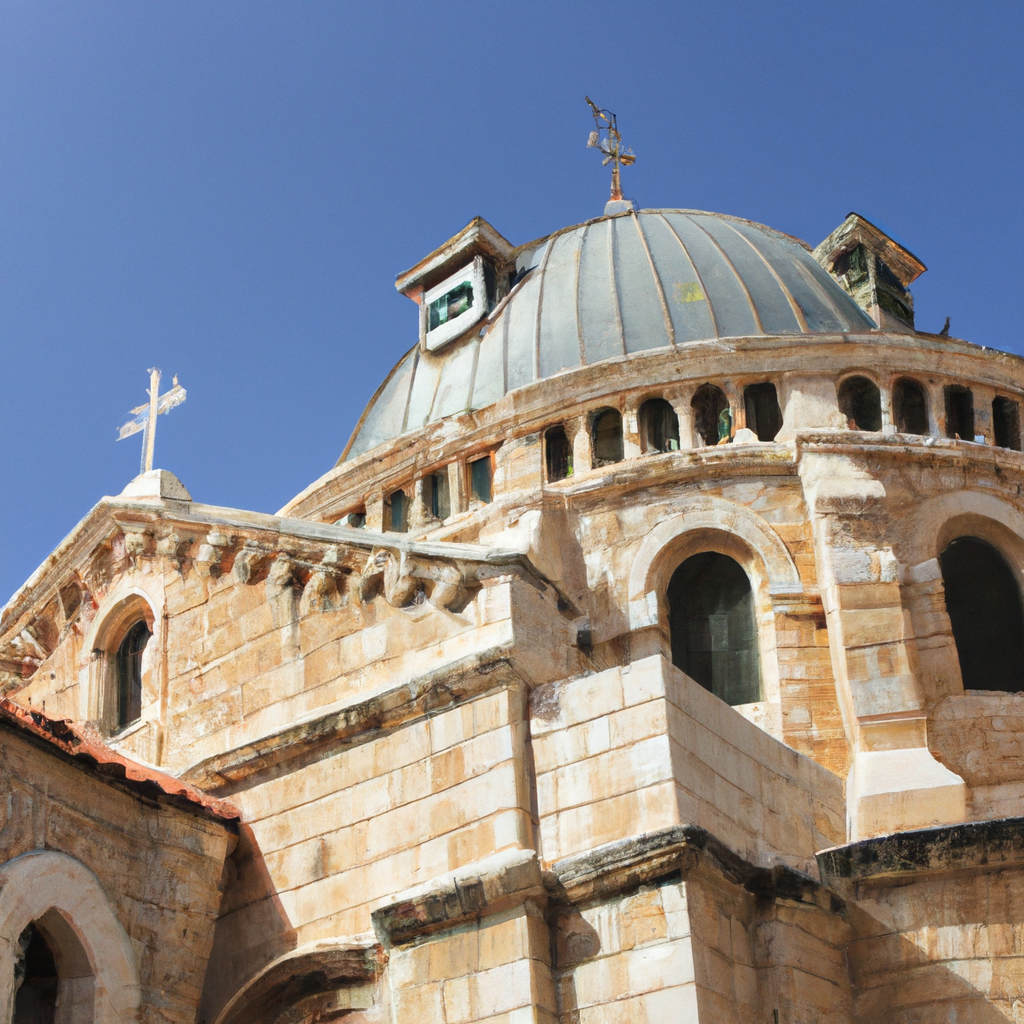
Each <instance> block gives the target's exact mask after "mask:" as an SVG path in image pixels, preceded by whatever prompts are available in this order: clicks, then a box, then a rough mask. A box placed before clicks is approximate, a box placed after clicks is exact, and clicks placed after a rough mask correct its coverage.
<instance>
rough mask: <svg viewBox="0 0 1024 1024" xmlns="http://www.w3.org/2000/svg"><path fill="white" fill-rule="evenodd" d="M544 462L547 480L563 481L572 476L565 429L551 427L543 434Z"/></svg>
mask: <svg viewBox="0 0 1024 1024" xmlns="http://www.w3.org/2000/svg"><path fill="white" fill-rule="evenodd" d="M544 460H545V463H546V467H547V471H548V480H551V481H555V480H565V479H566V477H570V476H572V445H570V444H569V435H568V434H566V432H565V427H551V429H550V430H547V431H545V432H544Z"/></svg>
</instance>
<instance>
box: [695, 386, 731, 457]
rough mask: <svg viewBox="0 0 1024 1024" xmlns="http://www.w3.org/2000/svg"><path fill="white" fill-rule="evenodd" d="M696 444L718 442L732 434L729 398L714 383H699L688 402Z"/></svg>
mask: <svg viewBox="0 0 1024 1024" xmlns="http://www.w3.org/2000/svg"><path fill="white" fill-rule="evenodd" d="M690 406H691V408H692V409H693V429H694V431H695V432H696V434H697V438H698V445H710V444H718V442H719V441H722V440H724V439H725V438H727V437H729V436H730V435H731V434H732V422H731V418H730V416H729V399H728V398H726V397H725V392H724V391H723V390H722V389H721V388H716V387H715V385H714V384H701V386H700V387H699V388H697V390H696V391H695V392H694V394H693V401H691V402H690Z"/></svg>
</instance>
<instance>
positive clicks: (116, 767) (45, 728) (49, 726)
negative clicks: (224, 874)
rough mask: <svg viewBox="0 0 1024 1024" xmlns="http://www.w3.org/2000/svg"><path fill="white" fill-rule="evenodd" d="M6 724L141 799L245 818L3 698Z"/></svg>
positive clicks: (82, 730)
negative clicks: (168, 801) (165, 799)
mask: <svg viewBox="0 0 1024 1024" xmlns="http://www.w3.org/2000/svg"><path fill="white" fill-rule="evenodd" d="M3 725H6V726H7V727H8V728H13V729H15V730H17V731H19V732H21V733H25V734H28V735H29V736H31V737H34V738H35V739H36V740H37V741H42V742H43V743H44V744H45V745H47V746H49V747H51V748H53V749H54V750H55V751H57V752H58V753H59V754H60V755H63V756H64V757H67V758H69V759H70V760H72V761H74V762H75V763H77V764H78V765H80V766H82V767H85V768H86V769H88V770H91V771H93V772H94V773H95V774H97V775H99V776H100V777H101V778H103V779H104V781H108V782H114V783H119V784H121V785H124V786H126V787H127V788H128V789H131V790H134V791H135V792H137V793H139V794H140V795H141V796H145V797H149V798H150V799H152V798H153V797H169V798H170V799H171V801H172V802H174V803H177V804H179V805H184V806H185V807H187V808H188V809H190V810H194V811H199V812H202V813H205V814H206V815H208V816H209V817H212V818H218V819H220V820H221V821H224V822H234V821H237V820H238V819H240V818H241V816H242V815H241V812H240V811H239V810H238V808H237V807H235V806H234V805H233V804H231V803H229V802H228V801H226V800H219V799H217V798H216V797H212V796H209V795H207V794H206V793H204V792H203V791H202V790H200V789H196V787H195V786H190V785H188V784H187V783H184V782H181V781H179V780H178V779H176V778H174V777H173V776H171V775H167V774H166V773H164V772H161V771H159V770H158V769H156V768H151V767H149V766H147V765H143V764H140V763H139V762H138V761H133V760H131V758H128V757H125V756H124V755H123V754H119V753H117V752H116V751H114V750H111V749H110V747H108V746H107V745H106V744H105V743H104V742H103V741H102V740H101V739H99V737H98V735H90V733H91V730H89V729H88V728H87V727H85V726H83V725H82V724H81V723H76V722H70V721H68V720H66V719H59V718H48V717H47V716H46V715H44V714H43V713H42V712H40V711H34V710H29V709H27V708H23V707H22V706H21V705H20V704H15V703H14V701H12V700H9V699H8V698H6V697H0V726H3Z"/></svg>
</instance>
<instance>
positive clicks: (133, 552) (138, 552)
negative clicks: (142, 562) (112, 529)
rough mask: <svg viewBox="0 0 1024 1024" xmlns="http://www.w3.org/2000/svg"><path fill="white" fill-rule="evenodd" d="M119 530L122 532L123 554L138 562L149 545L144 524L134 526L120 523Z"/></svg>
mask: <svg viewBox="0 0 1024 1024" xmlns="http://www.w3.org/2000/svg"><path fill="white" fill-rule="evenodd" d="M119 525H120V527H121V531H122V532H123V534H124V550H125V554H126V555H127V556H128V557H129V558H130V559H131V560H132V562H133V563H135V564H138V561H139V559H140V558H141V557H142V556H143V555H145V553H146V548H147V547H148V546H149V534H148V533H147V531H146V527H145V526H141V525H140V526H136V525H132V524H128V523H120V524H119Z"/></svg>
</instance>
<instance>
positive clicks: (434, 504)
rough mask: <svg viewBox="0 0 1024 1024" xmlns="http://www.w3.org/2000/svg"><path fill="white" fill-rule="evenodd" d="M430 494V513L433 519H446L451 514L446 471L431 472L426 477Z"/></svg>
mask: <svg viewBox="0 0 1024 1024" xmlns="http://www.w3.org/2000/svg"><path fill="white" fill-rule="evenodd" d="M427 489H428V491H429V494H430V514H431V515H432V516H433V517H434V518H435V519H447V518H448V517H449V516H450V515H451V514H452V502H451V497H450V492H449V490H448V471H447V470H441V471H440V472H439V473H431V474H430V476H429V477H428V478H427Z"/></svg>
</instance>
